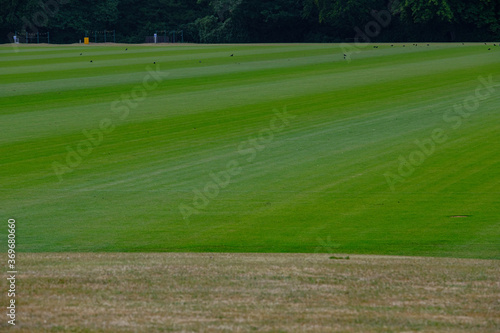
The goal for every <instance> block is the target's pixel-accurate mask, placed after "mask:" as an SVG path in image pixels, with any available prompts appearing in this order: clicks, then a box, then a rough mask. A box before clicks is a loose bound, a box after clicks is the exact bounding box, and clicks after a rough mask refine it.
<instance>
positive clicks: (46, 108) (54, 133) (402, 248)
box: [0, 45, 500, 258]
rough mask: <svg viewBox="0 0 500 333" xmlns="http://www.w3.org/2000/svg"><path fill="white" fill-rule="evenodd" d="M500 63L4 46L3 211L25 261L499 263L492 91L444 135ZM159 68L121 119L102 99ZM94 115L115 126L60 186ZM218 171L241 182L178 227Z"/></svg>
mask: <svg viewBox="0 0 500 333" xmlns="http://www.w3.org/2000/svg"><path fill="white" fill-rule="evenodd" d="M488 47H489V46H488ZM80 52H83V55H82V56H80V55H79V54H80ZM499 52H500V48H496V49H495V48H494V50H493V51H490V52H488V51H487V47H485V46H484V45H483V46H479V45H467V46H462V45H459V46H458V45H431V46H430V47H420V46H419V47H411V48H410V47H408V46H407V47H405V48H403V47H401V46H400V45H397V46H396V47H395V48H391V47H388V46H381V47H380V48H379V49H376V50H374V49H372V48H367V49H365V50H363V51H362V52H361V53H358V54H354V55H353V61H352V62H350V63H349V62H347V61H344V60H343V57H342V50H341V49H340V48H339V47H338V46H335V45H268V46H251V45H244V46H230V45H226V46H184V47H139V46H132V47H129V50H128V51H125V50H124V47H89V48H81V47H58V48H51V47H48V48H21V49H20V52H18V53H14V52H12V50H11V49H9V48H1V49H0V85H1V89H0V132H1V133H2V136H1V137H0V177H1V179H0V181H1V182H0V184H1V187H2V192H1V193H2V194H1V199H2V200H1V206H0V213H1V216H4V217H12V216H13V217H16V218H17V220H18V242H19V246H20V249H23V250H25V251H244V252H255V251H259V252H260V251H262V252H269V251H272V252H332V251H339V252H351V253H379V254H403V255H433V256H460V257H479V258H500V244H499V242H498V239H499V238H500V220H499V219H500V204H499V203H500V195H499V192H498V188H499V185H500V184H499V181H500V144H499V141H498V132H499V130H500V114H499V113H498V106H499V105H500V88H497V89H496V91H495V93H494V94H492V95H491V96H490V97H489V98H488V99H486V100H484V101H481V102H480V105H479V108H478V109H477V111H475V112H474V113H473V114H472V115H471V116H470V117H469V118H467V119H464V120H463V123H462V124H461V126H460V127H458V128H457V129H453V128H452V125H453V123H447V122H445V121H444V120H443V115H444V114H448V113H451V112H452V107H453V106H454V105H456V104H459V103H462V102H463V101H464V99H465V98H467V97H468V96H471V95H474V92H475V89H476V87H477V86H478V84H479V81H478V79H477V78H478V76H479V75H482V76H488V75H492V76H493V80H494V81H496V82H500V58H499V56H498V55H499ZM231 53H234V54H235V57H229V54H231ZM90 60H93V62H92V63H90ZM153 61H156V62H157V63H158V64H159V67H160V69H161V71H162V73H163V81H162V82H161V84H160V85H159V86H158V87H157V88H156V89H154V90H152V91H150V92H148V94H147V97H146V98H145V99H144V100H143V101H140V102H139V103H138V105H137V107H133V108H131V109H130V115H129V116H128V117H127V118H126V119H123V120H122V119H119V118H118V116H117V115H116V114H114V113H113V112H112V107H111V104H112V102H113V101H120V99H122V98H123V97H122V96H124V94H130V93H131V91H132V90H133V89H134V87H136V86H137V85H140V84H141V82H142V81H143V79H144V77H145V76H146V75H147V70H146V67H148V66H149V67H151V68H153V67H154V65H153V64H152V62H153ZM200 61H201V62H200ZM120 105H123V104H120ZM284 107H286V108H287V110H288V112H289V113H290V114H293V115H294V116H295V118H293V119H291V120H290V123H289V125H288V126H286V127H285V128H284V129H283V130H282V131H281V132H279V133H275V134H274V137H273V138H272V139H270V140H269V142H267V143H265V144H263V145H261V146H260V149H261V150H260V151H258V152H257V154H256V156H255V158H254V159H253V160H252V161H248V159H247V158H248V157H249V154H245V155H242V154H241V153H240V152H241V151H240V152H239V148H238V147H239V146H240V144H242V143H243V144H244V145H245V144H246V142H247V140H248V139H249V137H258V135H259V133H260V132H261V131H263V130H265V129H267V128H269V126H270V121H271V120H272V119H273V117H274V113H273V110H274V109H278V110H282V109H283V108H284ZM104 118H109V119H111V120H112V121H113V124H114V125H115V126H116V129H115V130H114V131H113V132H112V133H110V134H107V135H105V137H104V140H103V142H102V144H100V145H99V146H98V147H96V148H95V149H94V150H93V151H92V153H91V154H90V155H89V156H88V157H86V158H84V160H83V162H82V163H81V164H80V165H78V167H76V168H74V171H73V172H72V173H68V174H65V175H64V177H63V181H62V182H59V180H58V178H57V177H56V176H55V174H54V172H53V170H52V167H51V165H52V163H53V162H54V161H57V162H60V163H64V161H65V158H66V154H67V150H66V149H67V147H72V148H73V149H75V148H76V146H77V144H78V143H79V142H80V141H82V140H84V139H85V136H84V135H83V134H82V130H89V131H90V130H93V129H96V128H98V127H99V122H100V121H101V120H102V119H104ZM436 128H442V129H443V130H444V131H445V133H446V135H447V136H448V140H447V141H446V142H445V143H443V144H440V145H438V146H437V148H436V152H435V153H434V154H432V155H431V156H430V157H429V158H427V159H426V160H425V162H424V163H423V164H422V165H421V166H419V167H417V168H416V170H415V171H414V173H413V174H412V175H411V176H410V177H407V179H406V180H405V181H404V182H402V183H398V184H396V186H395V190H394V191H392V190H391V189H390V188H389V186H388V184H387V182H386V180H385V177H384V174H385V173H386V172H393V173H397V169H398V157H399V156H400V155H404V156H405V157H408V156H409V155H410V153H412V151H414V150H415V149H416V148H417V147H416V145H415V143H414V141H415V140H417V139H418V140H425V139H428V138H430V136H431V133H432V131H433V130H434V129H436ZM265 133H267V132H265ZM244 148H248V145H247V146H245V147H244ZM230 161H237V162H238V163H239V166H240V167H241V172H240V173H239V174H238V175H235V176H233V177H232V179H231V184H230V185H228V186H227V187H226V188H224V189H222V190H221V191H220V193H219V194H218V196H217V197H216V198H215V199H212V200H210V202H209V204H208V205H207V206H206V208H204V209H203V210H201V211H200V214H195V215H193V216H191V218H190V219H189V221H186V220H184V219H183V218H182V215H181V213H180V211H179V205H181V204H185V205H192V202H193V197H194V194H193V189H200V190H203V187H204V186H205V185H206V184H207V183H208V182H209V181H210V175H209V174H210V172H220V171H223V170H226V167H227V163H228V162H230ZM451 215H470V217H468V218H450V217H449V216H451ZM1 232H2V234H3V233H4V232H5V231H1ZM4 237H5V236H2V238H3V239H5V238H4Z"/></svg>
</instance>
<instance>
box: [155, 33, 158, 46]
mask: <svg viewBox="0 0 500 333" xmlns="http://www.w3.org/2000/svg"><path fill="white" fill-rule="evenodd" d="M157 37H158V36H157V35H156V34H155V44H156V39H157Z"/></svg>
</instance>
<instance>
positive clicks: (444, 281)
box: [0, 253, 500, 332]
mask: <svg viewBox="0 0 500 333" xmlns="http://www.w3.org/2000/svg"><path fill="white" fill-rule="evenodd" d="M17 268H18V270H19V274H18V279H17V289H18V291H17V303H18V307H17V325H16V327H15V328H12V327H9V328H8V327H7V326H8V325H7V319H6V316H4V318H3V319H2V322H1V323H0V331H7V329H9V331H10V330H12V331H13V332H14V331H15V332H200V331H202V332H247V331H259V332H278V331H282V332H298V331H300V332H332V331H342V332H414V331H432V332H435V331H447V332H499V331H500V261H490V260H465V259H445V258H408V257H379V256H351V257H350V260H331V259H329V256H328V255H320V254H192V253H191V254H189V253H188V254H184V253H163V254H137V253H136V254H19V255H18V267H17ZM1 281H2V282H1V287H2V290H4V291H6V290H7V281H6V279H1ZM2 304H4V305H5V304H7V295H6V293H5V292H2Z"/></svg>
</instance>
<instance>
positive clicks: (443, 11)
mask: <svg viewBox="0 0 500 333" xmlns="http://www.w3.org/2000/svg"><path fill="white" fill-rule="evenodd" d="M24 30H26V31H28V32H31V33H34V32H47V31H50V36H51V42H53V43H75V42H78V41H79V40H81V39H83V36H84V34H85V31H88V30H93V31H104V30H108V31H109V30H115V31H116V41H117V42H126V43H141V42H144V41H145V37H146V36H152V35H153V33H154V32H156V31H172V30H178V31H179V30H182V31H183V32H184V40H185V41H188V42H195V43H271V42H351V41H358V40H359V41H367V40H370V41H373V42H411V41H414V42H417V41H430V42H446V41H496V40H500V1H497V0H272V1H271V0H148V1H139V0H2V5H1V6H0V42H2V43H6V42H11V41H12V35H13V33H14V32H15V31H24Z"/></svg>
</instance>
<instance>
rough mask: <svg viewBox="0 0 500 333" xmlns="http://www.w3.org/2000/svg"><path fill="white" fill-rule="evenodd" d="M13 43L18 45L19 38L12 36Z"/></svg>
mask: <svg viewBox="0 0 500 333" xmlns="http://www.w3.org/2000/svg"><path fill="white" fill-rule="evenodd" d="M14 43H16V44H19V38H18V37H17V36H14Z"/></svg>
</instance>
